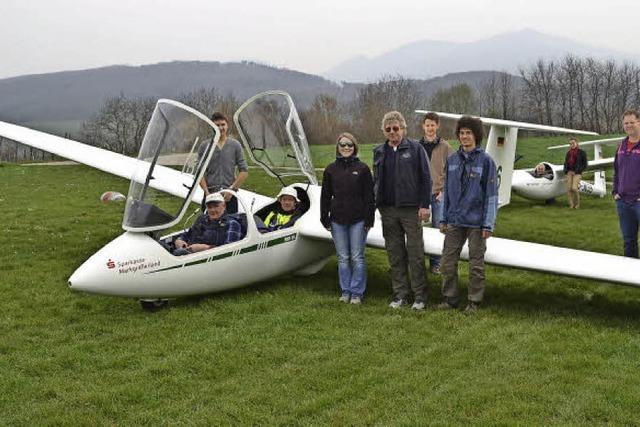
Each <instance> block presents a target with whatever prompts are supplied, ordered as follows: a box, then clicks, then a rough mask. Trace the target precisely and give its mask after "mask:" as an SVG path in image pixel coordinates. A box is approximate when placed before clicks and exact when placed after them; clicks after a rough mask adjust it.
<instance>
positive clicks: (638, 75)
mask: <svg viewBox="0 0 640 427" xmlns="http://www.w3.org/2000/svg"><path fill="white" fill-rule="evenodd" d="M177 100H178V101H180V102H182V103H184V104H186V105H189V106H191V107H193V108H195V109H196V110H198V111H201V112H203V113H204V114H206V115H209V114H210V113H211V112H212V111H214V110H215V111H222V112H223V113H225V114H226V115H227V116H228V117H231V116H233V113H234V112H235V110H236V109H237V108H238V107H239V105H240V102H239V101H238V100H237V99H236V98H235V97H234V96H233V95H232V94H222V93H220V91H219V90H217V89H216V88H215V87H212V88H201V89H197V90H194V91H192V92H189V93H185V94H182V95H180V96H178V97H177ZM155 102H156V100H155V99H153V98H147V97H127V96H126V95H125V94H122V93H121V94H120V95H118V96H115V97H111V98H107V99H106V100H105V101H104V103H103V105H102V107H101V109H100V111H99V112H97V113H96V114H95V115H94V116H93V117H92V118H91V119H89V120H87V121H86V122H84V123H83V124H82V129H81V131H80V134H79V136H78V138H77V139H78V140H80V141H82V142H85V143H87V144H91V145H95V146H98V147H102V148H105V149H108V150H111V151H115V152H117V153H121V154H126V155H135V154H136V153H137V152H138V149H139V147H140V144H141V142H142V138H143V137H144V132H145V129H146V125H147V123H148V121H149V119H150V117H151V114H152V112H153V108H154V106H155ZM639 105H640V67H638V66H637V65H635V64H631V63H626V62H624V63H618V62H616V61H614V60H608V61H599V60H596V59H594V58H578V57H575V56H572V55H568V56H566V57H564V58H562V59H560V60H545V59H540V60H538V61H537V62H535V63H534V64H530V65H528V66H525V67H522V68H521V69H520V70H519V76H514V75H511V74H508V73H505V72H498V73H493V74H492V76H491V77H490V78H488V79H485V80H482V81H480V82H478V83H476V84H473V85H471V84H468V83H459V84H454V85H452V86H450V87H448V88H442V89H439V90H437V91H435V92H434V93H433V94H431V95H426V94H425V93H424V91H423V89H422V85H421V82H420V81H418V80H413V79H407V78H404V77H399V76H385V77H383V78H381V79H380V80H379V81H377V82H374V83H370V84H367V85H364V86H362V87H361V88H360V89H359V90H358V91H357V93H356V96H355V97H354V99H353V100H351V101H348V102H340V101H339V100H338V99H337V98H336V97H335V96H332V95H328V94H319V95H317V96H316V97H315V99H314V101H313V102H312V103H311V105H310V106H309V107H307V108H303V109H300V111H299V112H300V118H301V120H302V122H303V126H304V128H305V131H306V133H307V139H308V140H309V141H310V142H311V143H312V144H333V143H335V138H336V136H337V135H338V134H339V133H340V132H343V131H350V132H352V133H353V134H354V135H356V137H357V138H358V139H359V140H360V141H361V142H362V143H375V142H380V141H381V138H382V134H381V132H380V120H381V118H382V116H383V115H384V113H385V112H387V111H389V110H397V111H400V112H401V113H403V115H404V116H405V118H407V121H408V123H409V126H410V128H409V129H408V131H409V135H413V136H418V135H420V133H421V131H420V129H419V127H418V126H419V120H418V118H417V117H416V115H415V113H414V110H416V109H430V110H435V111H448V112H455V113H463V114H474V115H480V116H486V117H495V118H503V119H510V120H521V121H529V122H534V123H540V124H547V125H555V126H563V127H569V128H576V129H583V130H592V131H595V132H598V133H616V132H620V130H621V129H620V116H621V115H622V113H623V112H624V111H625V110H626V109H629V108H637V107H638V106H639ZM230 124H231V125H232V123H230ZM449 130H450V129H449ZM445 132H446V127H445ZM231 133H233V129H231ZM20 147H22V146H20V145H19V144H15V143H12V142H11V141H8V140H2V139H0V161H10V162H18V161H29V160H44V159H46V156H47V155H46V154H43V153H41V152H40V151H39V150H31V149H29V148H28V147H27V148H25V147H22V148H20Z"/></svg>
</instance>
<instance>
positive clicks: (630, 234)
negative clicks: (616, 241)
mask: <svg viewBox="0 0 640 427" xmlns="http://www.w3.org/2000/svg"><path fill="white" fill-rule="evenodd" d="M616 210H617V211H618V219H619V220H620V231H621V232H622V240H623V241H624V256H626V257H630V258H638V224H639V223H640V201H638V200H636V201H635V202H626V201H624V200H616Z"/></svg>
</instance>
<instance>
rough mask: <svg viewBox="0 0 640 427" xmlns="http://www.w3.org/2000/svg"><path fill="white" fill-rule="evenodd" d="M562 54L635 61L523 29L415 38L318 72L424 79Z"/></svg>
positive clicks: (639, 59)
mask: <svg viewBox="0 0 640 427" xmlns="http://www.w3.org/2000/svg"><path fill="white" fill-rule="evenodd" d="M567 54H572V55H575V56H590V57H593V58H598V59H610V58H611V59H615V60H621V61H632V62H636V63H640V55H631V54H625V53H622V52H617V51H614V50H610V49H601V48H596V47H593V46H589V45H586V44H583V43H580V42H577V41H574V40H571V39H568V38H565V37H556V36H551V35H547V34H543V33H541V32H539V31H535V30H531V29H525V30H521V31H515V32H509V33H503V34H499V35H496V36H494V37H490V38H487V39H483V40H478V41H474V42H466V43H454V42H445V41H437V40H421V41H416V42H413V43H410V44H407V45H404V46H401V47H398V48H397V49H393V50H391V51H389V52H386V53H384V54H381V55H378V56H375V57H372V58H367V57H364V56H357V57H354V58H351V59H349V60H347V61H345V62H343V63H341V64H339V65H337V66H336V67H333V68H331V69H330V70H328V71H326V72H325V73H323V76H324V77H327V78H329V79H332V80H335V81H345V82H368V81H375V80H377V79H379V78H380V76H384V75H402V76H405V77H411V78H417V79H428V78H431V77H434V76H442V75H445V74H448V73H456V72H463V71H473V70H497V71H505V72H507V73H510V74H518V68H519V67H521V66H526V65H528V64H531V63H534V62H535V61H537V60H538V59H540V58H545V59H546V60H551V59H558V58H561V57H564V56H565V55H567Z"/></svg>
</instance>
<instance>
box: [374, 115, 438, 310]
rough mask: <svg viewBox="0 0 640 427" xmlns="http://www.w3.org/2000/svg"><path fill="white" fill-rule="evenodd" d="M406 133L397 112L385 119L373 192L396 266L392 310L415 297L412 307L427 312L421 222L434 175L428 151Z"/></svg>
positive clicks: (391, 261)
mask: <svg viewBox="0 0 640 427" xmlns="http://www.w3.org/2000/svg"><path fill="white" fill-rule="evenodd" d="M406 129H407V122H406V121H405V119H404V117H403V116H402V114H400V113H399V112H398V111H390V112H388V113H387V114H385V115H384V117H383V119H382V132H383V133H384V136H385V142H384V143H383V144H381V145H379V146H377V147H376V148H374V150H373V179H374V186H375V189H374V191H375V195H376V205H377V207H378V209H379V210H380V217H381V219H382V233H383V236H384V240H385V248H386V250H387V257H388V258H389V264H390V266H391V287H392V289H393V300H392V301H391V303H390V304H389V307H391V308H394V309H396V308H400V307H402V306H403V305H405V304H407V302H408V299H409V298H410V297H411V293H412V292H413V301H414V302H413V305H412V308H413V309H415V310H423V309H424V307H425V303H426V298H427V277H426V276H427V274H426V269H425V265H424V240H423V235H422V232H423V231H422V221H426V220H428V219H429V205H430V204H431V175H430V172H429V159H428V158H427V153H426V151H425V150H424V149H423V148H422V146H421V145H420V144H418V143H417V142H414V141H411V140H409V139H407V138H406V137H405V133H406ZM407 267H408V268H407ZM409 272H410V273H411V285H409Z"/></svg>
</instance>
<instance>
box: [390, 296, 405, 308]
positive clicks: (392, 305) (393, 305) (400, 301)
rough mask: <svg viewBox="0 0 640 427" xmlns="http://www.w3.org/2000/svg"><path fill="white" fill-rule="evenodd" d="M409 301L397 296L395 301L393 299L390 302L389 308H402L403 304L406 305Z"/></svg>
mask: <svg viewBox="0 0 640 427" xmlns="http://www.w3.org/2000/svg"><path fill="white" fill-rule="evenodd" d="M406 304H407V302H406V301H405V300H403V299H402V298H396V299H394V300H393V301H391V302H390V303H389V308H400V307H402V306H403V305H406Z"/></svg>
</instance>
